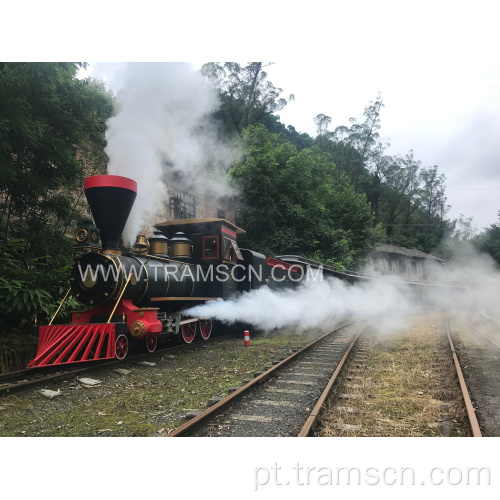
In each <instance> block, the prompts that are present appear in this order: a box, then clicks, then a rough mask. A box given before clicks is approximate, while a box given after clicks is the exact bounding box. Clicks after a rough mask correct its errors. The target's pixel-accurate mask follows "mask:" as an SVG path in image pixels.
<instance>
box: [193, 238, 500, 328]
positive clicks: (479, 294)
mask: <svg viewBox="0 0 500 500" xmlns="http://www.w3.org/2000/svg"><path fill="white" fill-rule="evenodd" d="M374 278H376V279H373V280H371V281H368V282H365V283H359V284H354V285H350V284H348V283H347V282H344V281H342V280H339V279H336V278H328V279H325V280H324V281H306V282H304V283H302V284H301V285H300V286H299V287H298V288H296V289H287V290H281V291H273V290H271V289H270V288H268V287H262V288H259V289H256V290H253V291H251V292H247V293H243V294H241V295H240V296H238V297H236V298H234V299H230V300H226V301H224V300H220V299H219V300H217V301H214V302H208V303H206V304H204V305H201V306H196V307H192V308H190V309H189V310H188V311H186V314H188V315H191V316H196V317H200V318H204V319H208V318H213V319H217V320H220V321H222V322H223V323H226V324H232V323H236V322H242V323H244V324H248V325H253V326H254V327H257V328H259V329H261V330H264V331H270V330H273V329H275V328H283V327H286V328H296V329H299V330H304V329H307V328H313V327H320V328H324V329H327V328H331V327H332V325H334V324H335V323H338V322H339V321H344V320H348V319H352V320H356V321H361V320H364V319H369V318H373V317H377V316H386V317H391V318H393V319H394V318H395V317H398V318H401V317H403V316H405V315H406V316H407V315H409V314H418V313H422V312H425V311H440V310H441V311H466V310H475V311H484V312H485V313H486V314H487V315H488V316H489V317H492V318H494V319H496V320H497V321H498V322H500V312H497V311H498V307H497V302H498V297H499V296H500V279H499V278H500V274H499V272H498V270H497V269H496V265H495V263H494V262H493V261H492V260H491V259H490V258H489V257H488V256H484V255H479V254H478V253H477V252H475V250H474V249H473V248H472V247H471V246H470V245H467V244H465V243H464V242H461V243H460V246H459V247H458V248H455V249H453V256H452V258H451V259H450V262H449V263H448V264H447V265H446V266H445V267H444V268H443V270H442V272H441V273H440V277H439V281H438V283H437V284H427V285H422V286H410V285H408V284H407V283H406V282H404V281H402V280H399V279H395V278H394V277H391V279H390V280H388V279H387V278H386V279H385V280H384V278H383V277H380V276H379V277H374ZM398 321H399V320H394V321H391V324H390V325H389V324H388V323H386V322H384V328H386V327H389V326H391V327H398V326H401V323H400V322H399V323H398Z"/></svg>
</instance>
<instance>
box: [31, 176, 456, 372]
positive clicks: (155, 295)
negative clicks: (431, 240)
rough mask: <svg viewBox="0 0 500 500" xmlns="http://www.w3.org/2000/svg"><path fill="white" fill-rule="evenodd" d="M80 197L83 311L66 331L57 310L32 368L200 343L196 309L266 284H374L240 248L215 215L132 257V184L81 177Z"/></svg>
mask: <svg viewBox="0 0 500 500" xmlns="http://www.w3.org/2000/svg"><path fill="white" fill-rule="evenodd" d="M85 196H86V198H87V201H88V204H89V207H90V210H91V212H92V215H93V218H94V222H95V225H94V224H93V223H92V221H86V222H85V223H83V224H82V225H81V226H80V227H79V228H78V229H77V230H76V232H75V240H76V243H75V249H76V250H77V251H78V255H79V256H78V257H77V258H76V262H75V265H74V267H73V270H72V273H71V278H70V279H71V287H70V290H68V293H67V294H66V297H67V296H68V295H69V293H70V292H72V294H73V296H74V297H76V298H77V299H78V301H79V302H80V303H82V304H83V305H84V306H86V309H84V310H79V311H73V312H72V321H71V323H69V324H65V325H53V324H52V323H53V321H54V318H55V316H56V315H57V312H58V311H59V309H60V308H61V306H62V303H61V305H60V306H59V309H58V311H57V312H56V314H55V315H54V317H53V318H52V320H51V321H50V323H49V324H48V325H45V326H41V327H40V328H39V343H38V350H37V353H36V356H35V358H34V359H33V360H32V361H31V362H30V363H29V364H28V367H42V366H52V365H62V364H71V363H80V362H86V361H97V360H104V359H113V358H118V359H123V358H125V357H126V355H127V353H128V351H129V346H130V345H131V344H132V343H133V344H139V345H142V346H143V347H144V348H145V349H146V350H147V351H149V352H153V351H154V350H155V349H156V347H157V344H158V338H159V337H160V336H161V337H179V338H180V339H182V340H183V341H184V342H186V343H191V342H192V341H193V340H194V338H195V336H196V335H197V334H198V332H199V335H200V336H201V337H202V339H205V340H206V339H208V338H209V337H210V335H211V333H212V329H213V322H212V320H207V319H201V318H197V317H192V316H190V315H189V314H188V312H189V309H190V308H191V307H192V306H196V305H200V304H205V303H206V302H207V301H211V300H217V299H228V298H231V297H234V296H235V295H236V294H238V293H240V292H249V291H251V290H254V289H257V288H259V287H262V286H268V287H270V288H272V289H280V288H284V287H285V288H290V287H297V286H299V284H300V282H301V281H302V280H303V279H308V280H309V279H323V277H324V276H326V277H336V278H340V279H343V280H346V281H348V282H351V283H354V282H360V281H362V282H370V281H373V280H377V278H376V277H374V276H370V275H362V274H359V273H352V272H338V271H337V270H335V269H334V268H332V267H330V266H327V265H323V264H320V263H318V262H315V261H312V260H309V259H305V258H303V257H298V256H295V255H283V256H277V257H275V258H272V257H270V258H266V257H265V256H264V255H262V254H261V253H258V252H255V251H253V250H248V249H243V248H241V249H240V248H239V247H238V243H237V235H238V234H242V233H244V231H243V230H242V229H240V228H238V227H237V226H235V225H234V224H231V223H230V222H228V221H227V220H224V219H219V218H205V219H200V218H197V219H180V220H173V221H167V222H163V223H160V224H157V226H156V228H157V229H156V231H154V234H153V235H152V236H151V237H150V238H149V241H147V240H146V238H145V237H144V236H143V235H139V237H138V239H137V242H136V245H135V247H134V250H135V252H133V253H129V254H127V255H122V251H121V248H120V239H121V234H122V232H123V229H124V227H125V224H126V222H127V219H128V216H129V214H130V211H131V209H132V206H133V204H134V201H135V198H136V196H137V183H136V182H135V181H133V180H132V179H128V178H126V177H120V176H116V175H96V176H92V177H88V178H87V179H86V180H85ZM99 240H100V241H101V243H102V245H99ZM401 285H404V286H407V285H409V286H410V287H413V289H415V288H416V289H417V290H418V295H419V296H423V295H427V296H432V294H428V293H427V292H428V290H429V289H431V288H434V289H435V291H436V292H437V293H442V286H443V285H438V284H430V283H409V282H402V281H401V280H399V281H398V282H396V286H401ZM446 288H447V289H452V288H456V289H459V290H460V289H462V287H457V286H453V287H446ZM66 297H65V298H64V299H63V302H64V300H66ZM431 300H432V299H431Z"/></svg>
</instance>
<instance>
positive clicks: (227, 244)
mask: <svg viewBox="0 0 500 500" xmlns="http://www.w3.org/2000/svg"><path fill="white" fill-rule="evenodd" d="M231 241H232V240H230V239H229V238H224V260H226V261H229V262H236V252H235V251H234V248H233V245H232V244H231Z"/></svg>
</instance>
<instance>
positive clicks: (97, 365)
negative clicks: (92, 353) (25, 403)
mask: <svg viewBox="0 0 500 500" xmlns="http://www.w3.org/2000/svg"><path fill="white" fill-rule="evenodd" d="M228 337H232V335H221V336H217V337H215V338H212V339H210V342H218V341H222V340H224V339H226V338H228ZM205 342H206V341H205V340H202V339H200V340H196V341H194V342H192V343H190V344H181V345H176V346H172V347H164V348H160V349H157V350H156V351H155V352H154V353H149V352H146V353H141V354H136V355H133V356H128V357H127V358H126V359H123V360H119V359H117V360H113V361H90V362H88V363H82V365H84V366H83V367H80V366H79V365H69V366H68V367H67V368H62V367H61V366H57V367H46V368H29V369H26V370H19V371H15V372H11V373H6V374H4V375H0V397H1V396H3V395H10V394H14V393H17V392H19V391H23V390H26V389H30V388H33V387H37V386H39V385H42V384H45V383H47V382H55V381H58V380H65V379H67V378H68V377H73V376H75V375H82V374H86V373H91V372H94V371H97V370H102V369H111V368H126V367H127V366H129V365H130V364H132V363H137V362H139V361H151V362H154V360H155V359H156V358H157V357H158V356H159V355H163V354H173V353H175V352H179V351H183V350H189V349H191V348H194V347H197V346H198V345H200V344H204V343H205ZM61 368H62V369H61Z"/></svg>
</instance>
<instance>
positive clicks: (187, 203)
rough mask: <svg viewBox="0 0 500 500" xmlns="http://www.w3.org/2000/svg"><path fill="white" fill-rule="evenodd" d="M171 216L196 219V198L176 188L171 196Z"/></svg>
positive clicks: (173, 217)
mask: <svg viewBox="0 0 500 500" xmlns="http://www.w3.org/2000/svg"><path fill="white" fill-rule="evenodd" d="M170 216H171V217H172V219H194V218H195V217H196V199H195V197H194V196H191V195H190V194H188V193H186V192H185V191H180V190H179V189H174V196H171V197H170Z"/></svg>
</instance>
